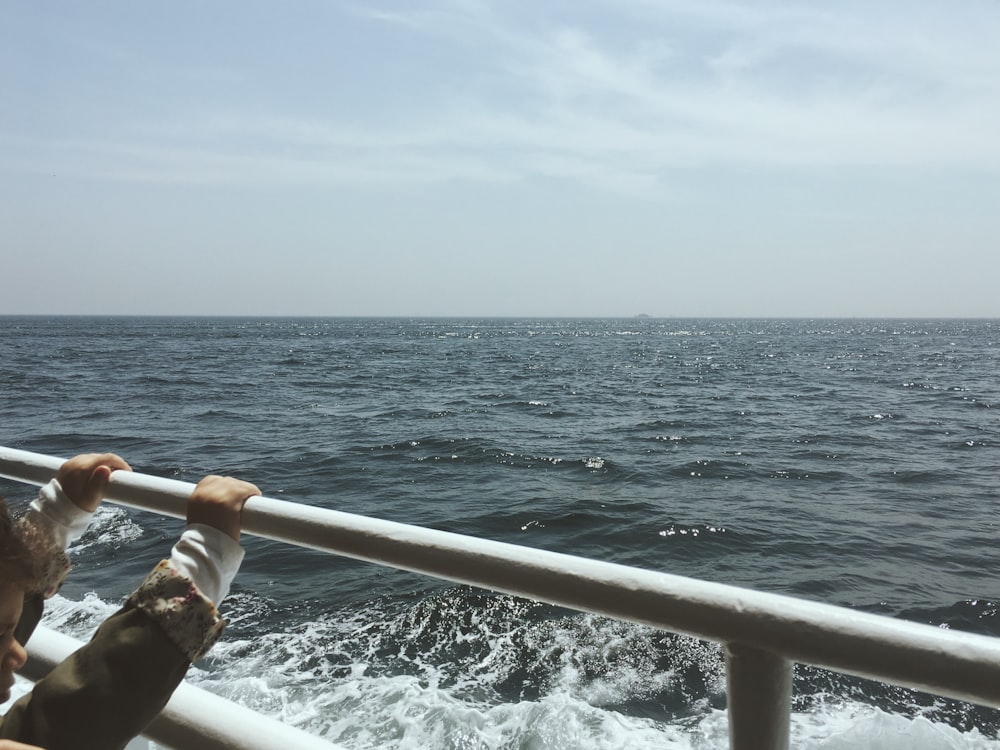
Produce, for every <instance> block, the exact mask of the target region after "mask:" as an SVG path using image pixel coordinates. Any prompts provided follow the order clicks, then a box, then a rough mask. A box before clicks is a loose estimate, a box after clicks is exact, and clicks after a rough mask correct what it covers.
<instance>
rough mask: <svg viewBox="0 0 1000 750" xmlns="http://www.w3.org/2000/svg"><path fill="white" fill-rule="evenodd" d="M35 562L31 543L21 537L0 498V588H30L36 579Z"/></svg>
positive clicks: (36, 567) (35, 557)
mask: <svg viewBox="0 0 1000 750" xmlns="http://www.w3.org/2000/svg"><path fill="white" fill-rule="evenodd" d="M37 560H38V557H37V555H36V554H35V553H34V551H33V545H32V543H31V541H30V540H28V539H25V538H24V537H23V536H22V535H21V533H20V529H19V528H18V525H17V524H15V523H14V519H12V518H11V517H10V512H9V511H8V510H7V503H5V502H4V499H3V498H2V497H0V587H2V586H18V587H20V588H24V589H30V588H32V586H34V585H35V583H36V581H37V578H38V562H37Z"/></svg>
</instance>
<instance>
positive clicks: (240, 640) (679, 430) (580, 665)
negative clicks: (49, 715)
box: [0, 318, 1000, 748]
mask: <svg viewBox="0 0 1000 750" xmlns="http://www.w3.org/2000/svg"><path fill="white" fill-rule="evenodd" d="M998 373H1000V321H955V320H948V321H930V320H919V321H915V320H900V321H883V320H880V321H866V320H842V321H833V320H815V321H814V320H655V319H636V320H443V319H434V320H402V319H383V320H366V319H242V318H222V319H207V318H51V319H45V318H0V444H2V445H7V446H10V447H16V448H21V449H24V450H31V451H38V452H42V453H48V454H53V455H61V456H69V455H72V454H74V453H76V452H82V451H94V450H101V451H103V450H112V451H115V452H118V453H120V454H121V455H123V456H124V457H125V458H126V459H127V460H129V461H130V462H131V463H132V465H133V467H135V468H136V469H137V470H139V471H142V472H144V473H150V474H157V475H162V476H169V477H175V478H179V479H184V480H188V481H196V480H197V479H198V478H199V477H200V476H201V475H203V474H205V473H208V472H213V473H228V474H234V475H237V476H240V477H243V478H246V479H249V480H252V481H254V482H256V483H257V484H258V485H259V486H261V488H262V489H263V490H264V492H265V494H266V495H268V496H271V497H275V498H281V499H286V500H292V501H295V502H303V503H310V504H316V505H322V506H325V507H330V508H337V509H341V510H347V511H351V512H356V513H363V514H368V515H373V516H378V517H382V518H389V519H392V520H397V521H402V522H406V523H415V524H421V525H425V526H431V527H434V528H441V529H447V530H449V531H455V532H459V533H463V534H472V535H476V536H482V537H488V538H491V539H498V540H503V541H510V542H515V543H519V544H525V545H530V546H537V547H542V548H546V549H552V550H558V551H564V552H570V553H574V554H580V555H586V556H590V557H595V558H599V559H602V560H608V561H613V562H619V563H624V564H629V565H636V566H641V567H644V568H651V569H655V570H663V571H669V572H672V573H679V574H683V575H690V576H694V577H698V578H706V579H712V580H717V581H721V582H726V583H733V584H738V585H745V586H751V587H754V588H759V589H765V590H769V591H776V592H782V593H789V594H794V595H797V596H802V597H806V598H811V599H817V600H822V601H828V602H832V603H836V604H842V605H846V606H849V607H856V608H860V609H864V610H868V611H875V612H880V613H884V614H888V615H891V616H894V617H901V618H907V619H913V620H917V621H920V622H929V623H933V624H935V625H942V626H947V627H953V628H960V629H967V630H972V631H976V632H982V633H990V634H994V635H1000V618H998V616H997V606H996V602H997V601H998V600H1000V582H998V567H997V564H996V562H995V554H994V550H995V540H996V531H997V529H996V519H997V509H998V504H1000V503H998V501H1000V492H998V489H997V467H998V466H1000V460H998V459H1000V381H998V377H997V374H998ZM0 491H2V492H3V493H4V494H6V495H7V496H8V497H11V498H17V497H24V496H25V493H26V488H24V487H21V486H17V485H14V484H12V483H3V484H0ZM28 494H30V491H28ZM177 531H178V529H177V522H175V521H171V520H168V519H162V518H157V517H155V516H151V515H148V514H143V513H140V512H126V511H123V510H120V509H114V508H110V507H109V508H107V509H105V510H104V511H102V515H101V520H100V522H99V523H98V528H96V529H95V530H94V531H93V532H91V533H90V534H89V535H88V536H87V537H85V538H84V540H82V541H81V543H80V545H79V546H78V547H77V548H76V549H75V551H74V556H75V564H76V573H75V575H74V577H73V579H72V580H71V583H69V584H68V585H67V586H66V588H65V589H64V590H63V592H62V595H61V597H60V599H59V600H58V601H57V602H56V606H55V608H54V611H53V619H54V620H55V621H58V622H59V623H62V624H66V623H68V624H69V626H70V627H71V628H72V627H75V628H78V629H79V630H80V631H81V632H85V630H86V628H87V627H90V626H91V625H92V624H93V622H96V621H97V619H99V617H100V616H101V615H102V614H104V613H106V611H107V609H109V608H110V607H111V606H112V605H113V604H114V603H115V602H117V601H119V600H120V598H121V597H123V596H125V595H126V594H127V593H128V591H129V590H130V589H131V587H133V586H134V585H135V582H136V581H137V580H138V579H139V578H140V577H141V576H142V575H143V574H144V573H145V571H146V569H148V568H149V566H150V565H151V564H152V563H154V562H156V561H157V560H158V559H159V558H160V557H161V556H163V555H164V554H165V552H166V550H167V549H169V545H170V542H171V540H172V538H173V537H174V536H175V535H176V533H177ZM245 546H246V547H247V549H248V556H247V561H246V563H245V565H244V568H243V570H242V572H241V574H240V577H239V578H238V580H237V585H236V586H235V588H234V591H235V595H234V597H233V599H232V600H231V601H230V602H229V612H230V614H231V615H232V619H233V623H232V625H231V627H230V629H229V634H228V638H227V642H226V644H225V645H224V646H223V647H222V648H220V649H218V651H217V654H216V657H215V658H214V659H213V660H210V661H209V662H207V663H206V664H204V665H202V668H201V669H199V670H197V671H196V672H195V673H194V679H195V680H196V681H200V682H202V683H204V684H205V685H206V686H207V687H209V688H211V689H215V690H217V691H219V692H222V693H224V694H226V695H229V696H231V697H234V698H236V699H237V700H241V701H243V702H245V703H248V704H249V705H252V706H254V707H256V708H260V709H261V710H266V711H269V712H272V713H276V714H280V715H282V717H283V718H285V719H286V720H290V721H294V722H296V723H299V724H301V725H303V726H305V727H306V728H308V729H310V730H311V731H315V732H317V733H320V734H324V735H326V736H328V737H330V738H331V739H334V740H336V741H338V742H341V743H342V744H344V745H345V746H348V747H355V748H369V747H371V748H374V747H398V748H407V747H454V748H458V747H483V748H487V747H488V748H494V747H497V748H499V747H504V748H508V747H510V748H515V747H517V748H521V747H523V748H528V747H531V748H534V747H539V748H556V747H567V748H568V747H602V748H603V747H608V748H610V747H619V746H622V747H624V746H627V747H631V748H636V747H647V746H649V747H664V746H671V745H670V744H669V743H671V742H672V743H674V745H673V746H678V747H723V746H725V739H724V732H725V726H724V714H722V713H721V712H720V710H719V709H721V708H722V707H723V706H724V696H723V680H722V675H723V672H722V660H721V655H720V653H719V650H718V648H717V647H715V646H712V645H709V644H700V643H697V642H695V641H692V640H690V639H683V638H678V637H675V636H671V635H667V634H661V633H656V632H653V631H649V630H647V629H644V628H639V627H635V626H626V625H621V624H617V623H613V622H609V621H606V620H603V619H601V618H596V617H587V616H583V615H579V614H573V613H568V612H565V611H561V610H557V609H554V608H551V607H546V606H541V605H536V604H532V603H529V602H524V601H521V600H517V599H513V598H511V597H507V596H500V595H496V594H492V593H489V592H483V591H477V590H473V589H468V588H464V587H455V586H453V585H451V584H445V583H439V582H435V581H432V580H429V579H426V578H422V577H419V576H415V575H411V574H405V573H400V572H397V571H392V570H388V569H383V568H379V567H376V566H371V565H367V564H362V563H356V562H353V561H346V560H341V559H338V558H333V557H330V556H326V555H321V554H318V553H312V552H305V551H301V550H296V549H293V548H288V547H286V546H283V545H279V544H277V543H272V542H265V541H262V540H256V539H249V540H247V541H246V544H245ZM92 591H94V592H97V595H92V594H89V593H88V592H92ZM796 680H797V690H798V697H797V699H796V701H797V702H796V723H795V726H794V733H795V741H796V744H797V745H798V746H802V747H829V748H832V747H841V746H852V745H853V744H857V742H856V741H857V740H858V739H859V738H864V741H865V742H866V743H868V744H869V745H871V744H873V743H872V741H871V738H872V737H875V736H877V735H878V734H879V732H883V733H887V736H888V735H892V736H893V737H895V736H896V735H899V736H900V737H902V738H903V739H902V740H900V742H902V743H903V744H899V745H895V744H892V742H895V741H896V740H885V741H884V742H882V744H879V742H874V745H875V746H879V747H896V746H899V747H913V746H918V747H920V746H927V747H937V746H949V747H950V746H951V745H941V744H939V743H938V740H939V739H940V737H939V736H938V735H939V734H940V735H941V737H944V736H945V735H947V738H950V739H948V741H949V742H950V741H952V740H954V742H958V743H959V744H958V745H955V746H956V747H979V746H984V747H985V746H990V747H993V746H994V744H993V741H992V740H990V739H989V738H996V737H997V735H998V730H1000V720H998V716H997V714H996V713H994V712H990V711H985V710H982V709H977V708H974V707H970V706H964V705H962V704H956V703H953V702H949V701H942V700H937V699H931V698H929V697H927V696H921V695H918V694H914V693H911V692H909V691H903V690H898V689H890V688H886V687H882V686H877V685H872V684H870V683H864V682H861V681H858V680H853V679H848V678H843V677H839V676H835V675H829V674H827V673H824V672H818V671H816V670H810V669H806V668H800V669H799V670H798V671H797V677H796ZM873 727H874V728H873ZM852 732H856V733H859V734H857V735H856V736H855V735H852V734H851V733H852ZM928 733H930V734H928ZM941 733H944V734H941ZM928 738H930V739H929V740H928ZM941 741H944V740H941ZM838 742H839V743H847V744H837V743H838ZM982 742H988V743H989V744H988V745H979V744H976V743H982ZM665 743H668V744H665ZM998 746H1000V745H998Z"/></svg>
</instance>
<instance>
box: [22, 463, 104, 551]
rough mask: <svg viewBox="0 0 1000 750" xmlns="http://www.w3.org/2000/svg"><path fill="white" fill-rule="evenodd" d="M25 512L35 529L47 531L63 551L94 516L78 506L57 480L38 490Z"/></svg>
mask: <svg viewBox="0 0 1000 750" xmlns="http://www.w3.org/2000/svg"><path fill="white" fill-rule="evenodd" d="M25 515H26V517H27V518H28V520H29V521H30V523H32V524H33V525H34V526H35V527H36V528H39V529H44V530H45V531H47V532H48V533H49V534H50V535H51V540H52V543H53V545H55V546H56V547H58V548H59V549H60V550H63V551H65V550H66V548H67V547H69V545H70V542H75V541H76V540H77V539H79V538H80V537H81V536H83V532H85V531H86V530H87V527H88V526H89V525H90V522H91V520H92V519H93V518H94V514H93V513H91V512H89V511H86V510H82V509H80V508H79V507H77V505H76V503H74V502H73V501H72V500H70V499H69V497H67V495H66V493H65V492H63V488H62V486H61V485H60V484H59V482H58V481H57V480H55V479H53V480H52V481H51V482H49V483H48V484H47V485H45V486H44V487H42V488H41V489H40V490H39V491H38V497H37V498H36V499H34V500H32V502H31V505H30V506H29V508H28V512H27V514H25Z"/></svg>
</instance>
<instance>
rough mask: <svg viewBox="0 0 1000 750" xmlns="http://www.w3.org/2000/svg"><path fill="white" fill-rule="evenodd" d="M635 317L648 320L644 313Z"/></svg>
mask: <svg viewBox="0 0 1000 750" xmlns="http://www.w3.org/2000/svg"><path fill="white" fill-rule="evenodd" d="M635 317H637V318H648V317H649V316H648V315H646V313H639V314H638V315H636V316H635Z"/></svg>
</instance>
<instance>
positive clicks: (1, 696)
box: [0, 586, 28, 703]
mask: <svg viewBox="0 0 1000 750" xmlns="http://www.w3.org/2000/svg"><path fill="white" fill-rule="evenodd" d="M23 606H24V590H23V589H22V588H21V587H20V586H0V703H6V702H7V701H8V700H10V688H11V686H12V685H13V684H14V672H16V671H17V670H18V669H20V668H21V667H23V666H24V662H25V661H26V660H27V658H28V655H27V654H26V653H25V651H24V648H23V647H22V646H21V644H20V643H18V642H17V640H15V638H14V628H15V627H17V621H18V620H20V619H21V608H22V607H23Z"/></svg>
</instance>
